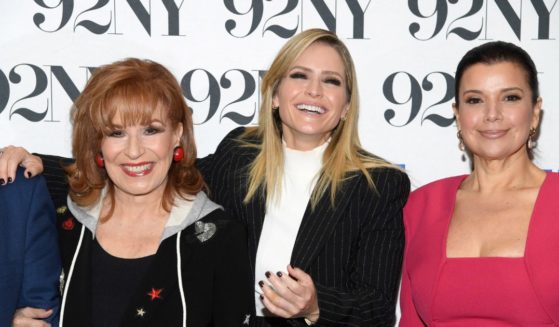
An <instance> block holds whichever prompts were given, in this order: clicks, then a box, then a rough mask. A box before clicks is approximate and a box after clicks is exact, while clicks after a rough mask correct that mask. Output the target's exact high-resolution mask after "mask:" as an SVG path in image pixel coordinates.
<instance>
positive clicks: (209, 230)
mask: <svg viewBox="0 0 559 327" xmlns="http://www.w3.org/2000/svg"><path fill="white" fill-rule="evenodd" d="M216 230H217V227H215V224H214V223H203V222H201V221H197V222H195V223H194V231H195V232H196V237H197V238H198V239H199V240H200V242H205V241H207V240H209V239H210V238H212V236H214V234H215V231H216Z"/></svg>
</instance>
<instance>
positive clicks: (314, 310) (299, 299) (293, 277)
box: [259, 265, 319, 323]
mask: <svg viewBox="0 0 559 327" xmlns="http://www.w3.org/2000/svg"><path fill="white" fill-rule="evenodd" d="M287 272H288V273H289V274H286V273H284V272H277V273H271V272H270V273H269V274H268V273H267V274H266V278H267V279H268V282H269V283H266V282H262V281H261V282H260V283H259V284H260V287H261V289H262V297H261V299H262V302H263V303H264V305H265V306H266V308H267V309H268V310H269V311H270V312H271V313H272V314H274V315H276V316H279V317H282V318H300V317H303V318H306V319H308V320H310V321H311V322H313V323H314V322H316V321H317V320H318V316H319V308H318V298H317V296H316V288H315V287H314V282H313V280H312V278H311V276H309V274H307V273H305V272H304V271H303V270H301V269H299V268H293V267H291V265H289V266H287ZM270 284H271V285H270Z"/></svg>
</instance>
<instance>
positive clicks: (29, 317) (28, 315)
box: [12, 307, 52, 327]
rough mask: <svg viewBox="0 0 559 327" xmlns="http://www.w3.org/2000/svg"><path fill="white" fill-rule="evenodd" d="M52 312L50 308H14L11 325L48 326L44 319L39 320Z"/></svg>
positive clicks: (24, 326)
mask: <svg viewBox="0 0 559 327" xmlns="http://www.w3.org/2000/svg"><path fill="white" fill-rule="evenodd" d="M51 314H52V309H48V310H45V309H37V308H31V307H25V308H22V309H18V310H16V313H15V314H14V320H12V327H50V324H49V323H48V322H46V321H43V320H40V319H45V318H48V317H49V316H50V315H51Z"/></svg>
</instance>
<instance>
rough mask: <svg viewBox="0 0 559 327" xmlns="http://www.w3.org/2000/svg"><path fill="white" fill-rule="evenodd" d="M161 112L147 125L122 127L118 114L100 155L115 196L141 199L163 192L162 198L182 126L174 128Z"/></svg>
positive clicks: (158, 111)
mask: <svg viewBox="0 0 559 327" xmlns="http://www.w3.org/2000/svg"><path fill="white" fill-rule="evenodd" d="M161 112H162V110H161V109H160V110H156V112H155V113H154V115H153V117H152V121H151V122H150V123H149V124H147V125H140V124H134V125H130V126H123V123H122V122H121V119H120V117H119V116H118V115H116V116H115V118H114V120H113V125H114V128H113V129H112V130H111V132H110V133H109V134H108V135H106V136H104V137H103V139H102V141H101V153H102V154H103V158H104V160H105V169H106V170H107V174H108V175H109V178H110V179H111V181H112V182H113V183H114V185H115V192H116V193H118V192H123V193H125V194H128V195H132V196H140V195H146V194H151V193H153V192H156V193H158V192H161V196H162V194H163V191H164V189H165V185H166V184H167V176H168V173H169V168H170V166H171V164H172V161H173V150H174V148H175V147H176V146H178V145H179V142H180V136H181V134H182V125H181V124H179V125H178V126H177V128H175V129H173V128H172V127H171V123H170V122H169V120H168V119H166V118H164V117H162V116H163V115H162V114H161Z"/></svg>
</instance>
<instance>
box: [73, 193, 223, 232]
mask: <svg viewBox="0 0 559 327" xmlns="http://www.w3.org/2000/svg"><path fill="white" fill-rule="evenodd" d="M106 195H107V187H105V188H103V190H102V191H101V196H100V197H99V200H98V201H97V202H96V203H95V204H93V205H92V206H90V207H82V206H79V205H78V204H76V203H75V202H73V201H72V199H70V196H68V209H69V210H70V212H71V213H72V214H73V215H74V217H75V218H76V220H77V221H79V222H80V223H81V224H82V225H84V226H85V227H86V228H87V229H88V230H89V231H90V232H91V233H92V234H93V237H95V230H96V229H97V222H98V221H99V216H100V214H101V208H102V203H103V201H102V200H101V199H104V198H105V196H106ZM174 202H175V204H174V205H173V207H172V208H171V212H170V214H169V218H168V220H167V223H166V224H165V229H164V230H163V234H162V235H161V240H160V242H162V241H164V240H165V239H166V238H168V237H170V236H173V235H175V234H176V233H178V232H179V231H181V230H183V229H185V228H186V227H187V226H190V225H192V224H193V223H195V222H196V221H198V220H200V219H202V218H204V217H205V216H206V215H208V214H209V213H210V212H212V211H214V210H216V209H221V208H222V207H221V206H220V205H218V204H216V203H214V202H212V201H211V200H210V199H209V198H208V196H207V195H206V193H204V192H199V193H198V194H196V196H195V197H194V200H185V199H183V198H181V197H177V198H176V199H175V201H174Z"/></svg>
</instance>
